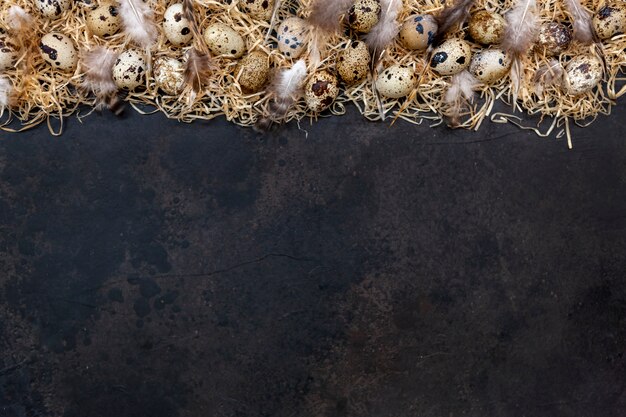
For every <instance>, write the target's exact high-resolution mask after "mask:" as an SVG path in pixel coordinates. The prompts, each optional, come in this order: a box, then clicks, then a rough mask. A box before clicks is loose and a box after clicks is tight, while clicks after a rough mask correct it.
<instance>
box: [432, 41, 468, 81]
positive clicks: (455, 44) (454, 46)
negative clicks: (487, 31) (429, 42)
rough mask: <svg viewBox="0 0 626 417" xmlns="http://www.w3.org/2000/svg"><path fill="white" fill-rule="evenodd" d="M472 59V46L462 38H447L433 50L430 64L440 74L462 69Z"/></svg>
mask: <svg viewBox="0 0 626 417" xmlns="http://www.w3.org/2000/svg"><path fill="white" fill-rule="evenodd" d="M471 59H472V48H471V47H470V45H469V43H467V42H465V41H464V40H462V39H458V38H457V39H448V40H446V41H444V42H443V43H442V44H441V45H439V46H438V47H437V48H435V49H434V50H433V57H432V59H431V60H430V66H431V67H432V68H433V69H434V70H435V71H436V72H437V73H438V74H440V75H454V74H458V73H459V72H461V71H463V70H464V69H465V68H467V67H468V66H469V64H470V61H471Z"/></svg>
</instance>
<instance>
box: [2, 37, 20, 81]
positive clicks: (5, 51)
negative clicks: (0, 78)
mask: <svg viewBox="0 0 626 417" xmlns="http://www.w3.org/2000/svg"><path fill="white" fill-rule="evenodd" d="M18 55H19V54H18V49H17V46H15V45H14V44H13V42H12V41H11V38H9V37H8V36H7V35H6V34H4V32H0V72H2V71H6V70H8V69H9V68H11V67H12V66H13V65H15V61H17V58H18Z"/></svg>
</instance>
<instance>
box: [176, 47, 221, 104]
mask: <svg viewBox="0 0 626 417" xmlns="http://www.w3.org/2000/svg"><path fill="white" fill-rule="evenodd" d="M186 55H187V60H186V62H185V71H184V73H183V77H184V78H185V83H186V84H187V85H188V86H189V87H191V95H190V96H189V103H188V104H191V103H193V102H194V101H195V99H196V97H197V95H198V93H199V92H200V91H201V90H202V86H204V85H206V84H207V83H208V81H209V79H210V78H211V75H212V74H213V71H215V69H216V68H217V66H216V64H215V62H214V61H213V57H212V56H211V54H210V53H209V52H206V53H204V52H201V51H198V50H197V49H196V48H191V49H190V50H189V51H187V54H186Z"/></svg>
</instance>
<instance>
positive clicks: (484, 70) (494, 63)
mask: <svg viewBox="0 0 626 417" xmlns="http://www.w3.org/2000/svg"><path fill="white" fill-rule="evenodd" d="M510 69H511V59H510V57H509V56H508V55H507V54H506V52H504V51H503V50H502V49H497V48H493V49H485V50H482V51H480V52H478V53H476V54H474V56H473V57H472V62H471V63H470V67H469V71H470V72H471V73H472V75H474V77H476V78H477V79H479V80H480V81H482V82H483V83H485V84H493V83H495V82H496V81H498V80H500V79H501V78H502V77H504V76H505V75H506V74H508V73H509V70H510Z"/></svg>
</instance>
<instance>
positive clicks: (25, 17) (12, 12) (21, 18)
mask: <svg viewBox="0 0 626 417" xmlns="http://www.w3.org/2000/svg"><path fill="white" fill-rule="evenodd" d="M32 23H33V18H32V16H31V15H29V14H28V13H27V12H26V10H24V9H22V8H21V7H20V6H11V7H9V12H8V14H7V24H8V26H9V28H10V29H11V30H14V31H18V32H19V31H24V30H26V29H28V28H30V27H31V26H32Z"/></svg>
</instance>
